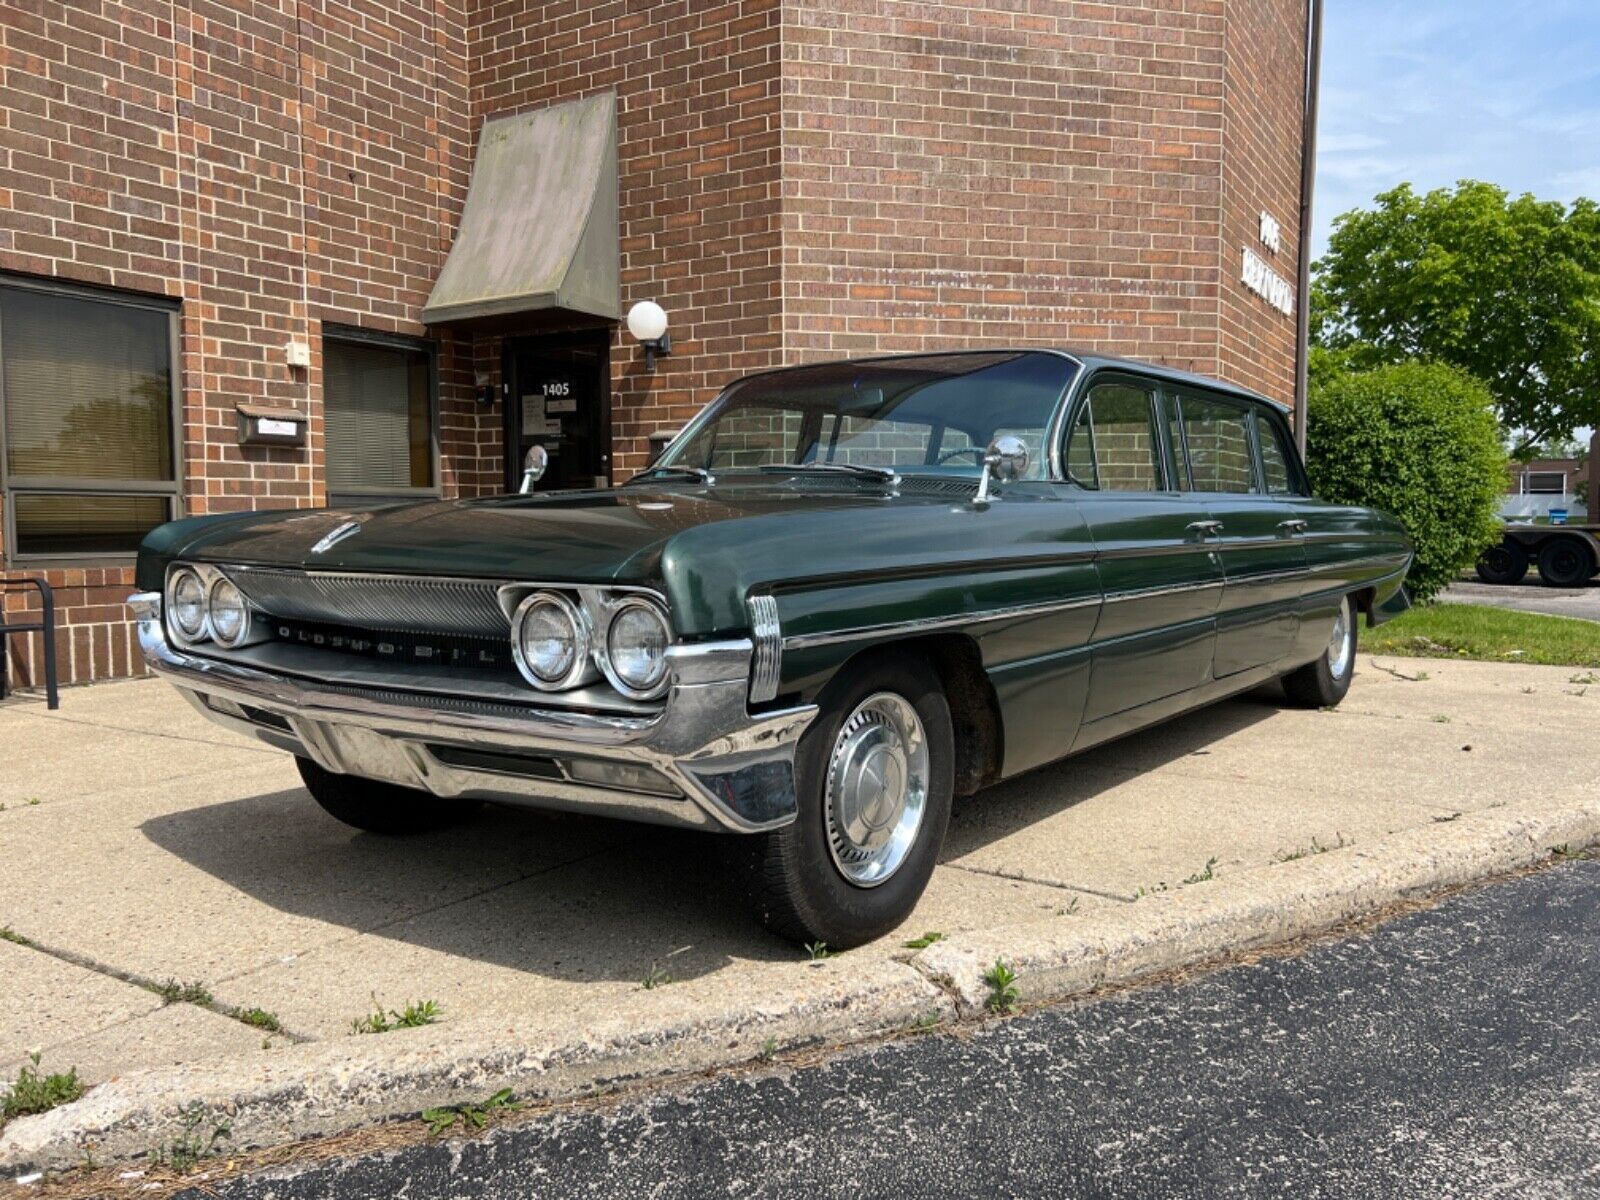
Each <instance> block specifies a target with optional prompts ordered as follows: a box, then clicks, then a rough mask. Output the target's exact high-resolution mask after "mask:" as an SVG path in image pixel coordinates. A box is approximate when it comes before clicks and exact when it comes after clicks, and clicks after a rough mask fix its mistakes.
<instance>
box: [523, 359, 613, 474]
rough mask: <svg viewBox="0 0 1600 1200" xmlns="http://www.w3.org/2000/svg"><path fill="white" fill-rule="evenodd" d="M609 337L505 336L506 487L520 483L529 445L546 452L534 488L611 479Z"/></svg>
mask: <svg viewBox="0 0 1600 1200" xmlns="http://www.w3.org/2000/svg"><path fill="white" fill-rule="evenodd" d="M609 347H610V338H609V337H608V336H606V335H605V334H604V333H601V334H599V335H593V334H589V335H585V334H568V335H564V336H562V337H559V338H554V337H550V338H546V337H540V338H507V339H506V341H505V362H504V367H503V369H504V372H505V381H506V385H507V386H506V405H505V444H506V487H507V490H509V491H513V492H514V491H516V490H517V489H518V488H520V487H521V486H522V460H523V457H524V456H525V455H526V454H527V452H528V448H529V447H530V446H535V445H538V446H543V447H544V448H545V450H546V451H548V452H549V455H550V466H549V469H548V470H547V471H546V472H545V475H544V478H543V479H541V480H540V481H539V482H538V483H536V484H535V485H534V489H535V490H536V491H541V492H547V491H555V490H557V489H560V488H589V487H608V486H609V485H610V483H611V369H610V362H609Z"/></svg>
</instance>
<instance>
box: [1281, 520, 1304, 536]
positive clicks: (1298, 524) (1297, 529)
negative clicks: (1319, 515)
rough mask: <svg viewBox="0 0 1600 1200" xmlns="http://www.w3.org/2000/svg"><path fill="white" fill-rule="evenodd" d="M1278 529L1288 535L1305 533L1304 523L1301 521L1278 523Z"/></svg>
mask: <svg viewBox="0 0 1600 1200" xmlns="http://www.w3.org/2000/svg"><path fill="white" fill-rule="evenodd" d="M1278 528H1279V529H1281V530H1283V531H1284V532H1285V533H1288V534H1296V533H1304V532H1305V531H1306V523H1305V522H1304V521H1301V520H1294V521H1279V522H1278Z"/></svg>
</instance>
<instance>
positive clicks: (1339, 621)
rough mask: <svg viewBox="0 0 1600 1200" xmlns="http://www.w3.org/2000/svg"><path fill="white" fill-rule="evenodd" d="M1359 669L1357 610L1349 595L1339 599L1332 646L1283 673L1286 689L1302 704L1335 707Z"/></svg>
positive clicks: (1291, 700)
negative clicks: (1312, 660) (1357, 668)
mask: <svg viewBox="0 0 1600 1200" xmlns="http://www.w3.org/2000/svg"><path fill="white" fill-rule="evenodd" d="M1355 673H1356V610H1355V605H1353V604H1351V603H1350V597H1349V596H1345V597H1344V598H1342V599H1341V600H1340V601H1339V615H1338V616H1337V617H1336V618H1335V619H1334V622H1333V632H1332V633H1331V634H1330V635H1329V636H1328V648H1327V649H1326V650H1325V651H1323V653H1322V654H1320V655H1318V656H1317V659H1316V661H1315V662H1309V663H1307V664H1306V665H1305V666H1303V667H1301V668H1300V669H1299V670H1297V671H1290V672H1289V673H1288V674H1287V675H1285V676H1284V677H1283V690H1284V692H1285V693H1286V694H1287V695H1288V697H1289V700H1290V702H1291V703H1294V704H1297V705H1299V706H1300V707H1301V708H1332V707H1333V706H1334V705H1335V704H1338V703H1339V701H1341V700H1343V699H1344V697H1345V693H1346V692H1348V691H1349V690H1350V680H1351V678H1352V677H1353V676H1354V675H1355Z"/></svg>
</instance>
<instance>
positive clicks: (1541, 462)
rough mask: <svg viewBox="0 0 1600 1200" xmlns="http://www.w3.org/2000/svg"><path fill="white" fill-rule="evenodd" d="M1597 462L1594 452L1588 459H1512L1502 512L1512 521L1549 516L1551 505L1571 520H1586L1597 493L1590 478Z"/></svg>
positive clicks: (1599, 439) (1501, 513)
mask: <svg viewBox="0 0 1600 1200" xmlns="http://www.w3.org/2000/svg"><path fill="white" fill-rule="evenodd" d="M1596 440H1597V441H1600V438H1597V439H1596ZM1593 463H1594V455H1593V453H1591V454H1590V455H1589V457H1588V458H1586V459H1578V458H1535V459H1532V460H1530V461H1529V462H1525V463H1512V464H1511V467H1510V470H1509V476H1510V479H1509V483H1508V486H1507V488H1506V497H1505V502H1504V504H1502V505H1501V508H1500V515H1501V516H1503V517H1505V518H1506V519H1507V520H1509V521H1531V520H1537V519H1539V518H1542V517H1548V516H1549V515H1550V510H1551V509H1561V510H1564V511H1565V512H1566V513H1567V519H1568V520H1569V521H1579V520H1586V519H1587V514H1588V512H1589V510H1590V506H1591V505H1592V503H1593V497H1594V491H1593V487H1592V484H1591V482H1590V480H1591V479H1592V477H1593Z"/></svg>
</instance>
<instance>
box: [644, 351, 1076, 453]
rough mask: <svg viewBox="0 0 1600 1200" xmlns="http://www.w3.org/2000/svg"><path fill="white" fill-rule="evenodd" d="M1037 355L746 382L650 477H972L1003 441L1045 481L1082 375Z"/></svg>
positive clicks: (823, 369)
mask: <svg viewBox="0 0 1600 1200" xmlns="http://www.w3.org/2000/svg"><path fill="white" fill-rule="evenodd" d="M1077 369H1078V368H1077V364H1076V363H1074V362H1073V361H1072V360H1071V359H1068V358H1063V357H1062V356H1060V355H1057V354H1048V353H1044V352H1042V351H1020V352H1016V351H1012V352H1006V353H995V352H974V353H970V354H936V355H927V356H924V357H917V358H895V359H884V360H880V361H877V362H855V363H826V364H820V365H818V366H813V367H796V368H794V369H793V370H789V371H779V372H774V373H773V374H770V375H757V376H753V377H751V378H750V379H746V380H742V381H741V382H739V383H736V384H734V385H733V387H731V388H730V389H729V390H728V391H727V392H725V393H724V394H723V395H722V397H721V398H720V399H718V400H717V401H716V402H715V403H714V404H712V405H711V406H710V407H709V408H708V409H707V410H706V411H705V412H704V413H702V414H701V415H700V416H699V417H697V418H696V419H695V421H694V423H693V424H692V425H691V426H690V427H689V429H688V430H687V432H686V434H685V436H684V437H683V438H682V439H680V440H679V442H678V443H677V444H676V445H675V446H674V447H672V448H671V449H670V450H669V451H668V453H667V454H666V455H665V456H663V458H662V459H661V461H660V463H658V464H657V466H656V467H655V468H654V469H653V472H659V473H663V474H664V473H669V472H673V471H676V472H695V471H711V472H718V473H722V472H727V471H741V470H748V471H763V470H768V471H770V470H773V469H780V470H781V469H793V470H797V471H798V470H807V469H811V470H830V471H835V472H837V473H839V474H840V475H844V474H847V473H849V474H861V475H863V476H866V475H870V474H872V473H875V472H879V471H889V470H893V471H898V472H919V473H920V472H928V473H947V474H966V475H973V476H976V475H978V474H979V472H980V471H981V469H982V465H983V454H984V450H985V449H986V448H987V447H988V445H989V443H990V442H991V441H993V440H994V439H995V438H997V437H1000V436H1002V435H1004V434H1013V435H1015V436H1017V437H1020V438H1021V439H1022V440H1023V441H1024V442H1025V443H1027V446H1028V470H1027V472H1026V476H1027V477H1028V478H1035V479H1038V478H1043V477H1044V475H1045V453H1044V449H1045V437H1046V429H1047V428H1048V426H1049V424H1050V418H1051V416H1052V414H1053V413H1054V412H1055V409H1056V405H1057V403H1058V402H1059V401H1060V399H1061V397H1062V395H1063V394H1064V393H1065V392H1066V389H1067V386H1068V385H1069V384H1070V383H1071V382H1072V378H1073V375H1074V374H1075V373H1076V371H1077Z"/></svg>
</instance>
